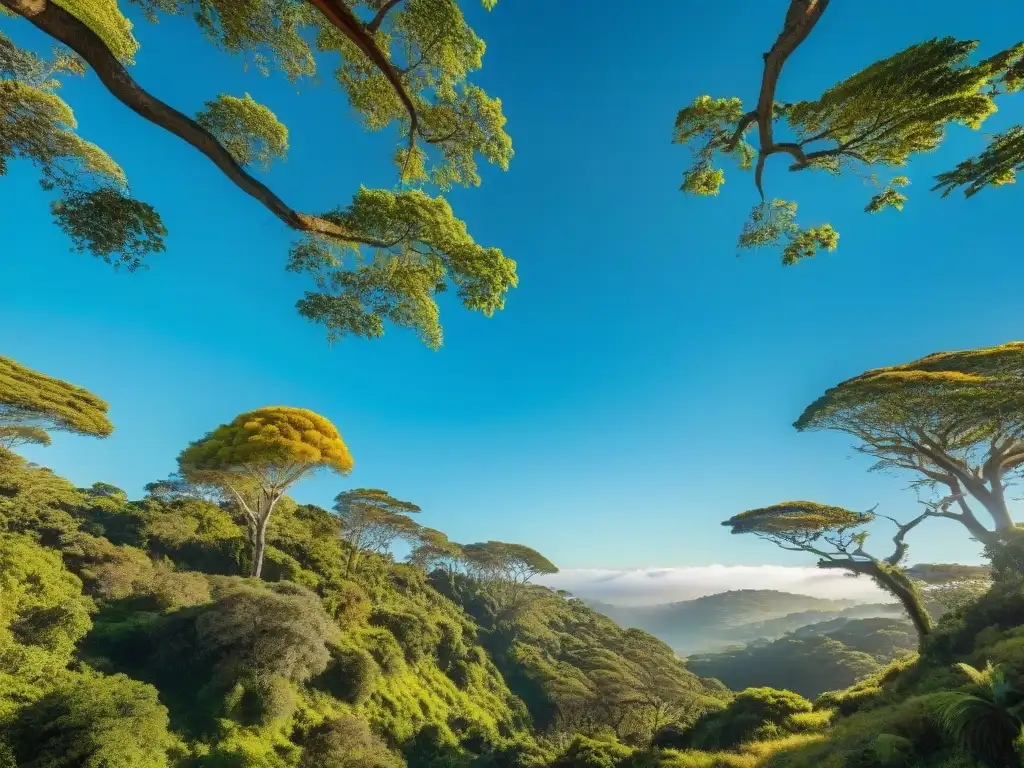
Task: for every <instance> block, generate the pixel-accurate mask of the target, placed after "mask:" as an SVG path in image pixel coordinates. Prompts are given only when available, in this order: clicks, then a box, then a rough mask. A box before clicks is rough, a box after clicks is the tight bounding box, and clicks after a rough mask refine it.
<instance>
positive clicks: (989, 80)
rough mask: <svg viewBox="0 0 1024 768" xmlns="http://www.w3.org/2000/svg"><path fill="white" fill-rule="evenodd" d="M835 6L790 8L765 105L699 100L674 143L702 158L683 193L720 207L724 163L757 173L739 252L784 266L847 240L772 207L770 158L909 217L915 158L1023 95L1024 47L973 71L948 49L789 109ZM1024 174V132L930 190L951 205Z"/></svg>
mask: <svg viewBox="0 0 1024 768" xmlns="http://www.w3.org/2000/svg"><path fill="white" fill-rule="evenodd" d="M828 6H829V0H790V3H789V9H788V11H787V13H786V18H785V22H784V24H783V29H782V31H781V32H780V33H779V35H778V37H777V38H776V40H775V42H774V44H773V45H772V47H771V49H770V50H769V51H768V52H767V53H765V54H764V57H763V59H764V64H763V71H762V75H761V85H760V89H759V93H758V97H757V102H756V104H754V105H747V106H744V105H743V103H742V102H741V101H740V100H739V99H737V98H724V99H715V98H712V97H711V96H706V95H705V96H699V97H698V98H696V99H695V100H694V101H693V102H692V103H691V104H690V105H689V106H688V107H686V108H685V109H683V110H682V111H680V112H679V115H678V116H677V118H676V125H675V135H674V141H675V142H676V143H679V144H684V145H686V146H688V147H689V148H690V150H691V153H692V155H693V162H692V164H691V166H690V168H689V169H688V170H687V171H686V172H685V174H684V176H683V185H682V190H683V191H684V192H686V193H689V194H695V195H717V194H718V192H719V189H720V188H721V186H722V184H723V183H725V172H724V170H723V168H722V161H723V160H725V159H726V158H727V157H731V158H732V160H733V161H734V162H735V163H736V164H737V165H738V167H739V168H740V169H743V170H750V169H753V186H754V188H755V190H756V192H757V194H758V196H759V198H760V202H759V203H758V204H757V205H756V206H755V208H754V210H753V213H752V215H751V218H750V220H749V221H748V222H747V224H746V226H745V227H744V229H743V232H742V234H741V235H740V238H739V246H740V247H741V248H754V247H763V246H774V247H778V248H781V249H782V262H783V264H786V265H792V264H795V263H797V262H798V261H800V260H801V259H804V258H808V257H811V256H814V255H816V253H817V252H818V251H819V250H820V249H822V248H824V249H826V250H829V251H832V250H835V248H836V246H837V244H838V239H839V235H838V234H837V233H836V231H835V230H834V229H833V228H832V226H831V225H829V224H821V225H819V226H814V227H805V226H801V225H800V224H798V223H797V221H796V210H797V204H796V203H795V202H792V201H785V200H777V199H770V198H769V197H767V196H766V194H765V187H766V183H765V177H764V170H765V167H766V163H767V161H768V159H769V158H771V157H772V156H775V155H778V156H781V157H783V158H785V159H786V160H788V162H789V163H790V165H789V170H790V171H805V170H811V171H824V172H827V173H831V174H833V175H837V176H842V175H847V176H849V175H855V176H858V177H860V178H864V177H867V178H868V179H869V180H871V181H872V182H873V183H874V185H875V188H876V190H875V194H874V195H873V196H872V197H871V198H870V199H869V200H867V201H866V206H865V211H866V212H868V213H876V212H879V211H883V210H886V209H889V208H893V209H896V210H902V208H903V205H904V203H905V202H906V200H907V197H906V195H905V194H904V193H903V191H901V190H903V189H904V188H905V187H906V186H907V185H908V184H909V183H910V180H909V178H908V177H907V176H905V175H903V172H902V171H899V172H898V173H897V172H896V171H897V169H902V168H903V167H904V166H906V165H907V164H908V163H909V162H910V159H911V157H912V156H913V155H914V154H916V153H920V152H930V151H933V150H935V149H937V148H938V147H939V146H940V145H941V143H942V141H943V140H944V139H945V137H946V130H947V128H948V127H949V126H950V125H954V124H962V125H966V126H969V127H971V128H978V127H979V126H981V124H982V123H983V121H984V120H985V119H986V118H987V117H988V116H989V115H990V114H992V113H993V112H995V110H996V104H995V99H997V98H999V97H1000V96H1002V95H1005V94H1007V93H1013V92H1016V91H1018V90H1020V89H1021V87H1022V86H1024V44H1020V43H1018V44H1016V45H1013V46H1011V47H1010V48H1007V49H1005V50H1003V51H1000V52H998V53H996V54H995V55H993V56H991V57H989V58H987V59H982V60H977V61H976V62H975V63H970V62H969V59H970V58H971V56H972V55H973V54H974V53H975V51H976V48H977V45H978V44H977V42H976V41H969V40H956V39H954V38H952V37H946V38H941V39H932V40H927V41H925V42H922V43H918V44H916V45H912V46H910V47H909V48H907V49H905V50H903V51H900V52H899V53H896V54H894V55H892V56H890V57H888V58H886V59H882V60H881V61H877V62H875V63H874V64H872V65H871V66H869V67H867V68H866V69H863V70H861V71H860V72H858V73H856V74H854V75H851V76H850V77H848V78H847V79H845V80H843V81H841V82H839V83H837V84H836V85H834V86H832V87H831V88H829V89H828V90H826V91H825V92H824V93H823V94H822V95H821V96H820V97H819V98H818V99H816V100H814V101H801V102H796V103H786V102H783V101H780V100H779V99H778V97H777V93H776V92H777V90H778V86H779V80H780V75H781V73H782V69H783V66H784V65H785V64H786V62H787V60H788V59H789V57H790V56H791V55H792V53H793V52H794V51H795V50H796V49H797V48H798V47H799V46H800V45H801V44H802V43H803V41H804V40H806V39H807V37H808V35H810V34H811V32H812V30H814V29H815V27H816V26H817V25H818V24H819V21H820V20H821V18H822V16H823V14H824V13H825V11H826V9H827V8H828ZM780 134H783V135H781V136H780ZM1021 167H1024V127H1021V126H1018V127H1015V128H1012V129H1010V130H1009V131H1007V132H1006V133H1005V134H1002V135H999V136H996V137H995V138H994V139H993V140H992V143H991V145H990V146H989V148H988V149H987V150H986V151H985V152H983V153H982V154H981V155H980V156H979V157H978V158H975V159H972V160H968V161H965V162H964V163H961V164H960V165H959V166H957V167H956V168H955V169H954V170H953V171H951V172H948V173H944V174H940V175H939V176H938V178H937V179H936V184H935V186H934V187H933V189H941V190H942V191H943V195H944V196H945V195H948V194H949V193H950V192H951V191H952V190H953V189H955V188H958V187H964V188H965V192H966V194H967V195H968V196H971V195H973V194H974V193H976V192H977V191H978V190H980V189H981V188H983V187H985V186H989V185H992V186H996V185H1000V184H1005V183H1008V182H1011V181H1013V176H1014V173H1015V170H1016V169H1019V168H1021ZM878 173H881V174H883V178H882V179H879V178H878V177H877V175H876V174H878Z"/></svg>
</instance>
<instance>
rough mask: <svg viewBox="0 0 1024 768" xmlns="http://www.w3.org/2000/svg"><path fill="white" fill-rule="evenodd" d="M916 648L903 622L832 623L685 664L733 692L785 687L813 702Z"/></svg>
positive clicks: (911, 632)
mask: <svg viewBox="0 0 1024 768" xmlns="http://www.w3.org/2000/svg"><path fill="white" fill-rule="evenodd" d="M916 647H917V636H916V634H915V633H914V629H913V627H912V626H911V625H910V623H909V622H907V621H906V620H903V619H887V618H871V619H833V620H830V621H824V622H820V623H817V624H812V625H810V626H808V627H802V628H800V629H797V630H796V631H795V632H793V633H792V634H788V635H786V636H784V637H781V638H778V639H776V640H761V641H756V642H753V643H749V644H748V645H746V646H741V647H738V648H730V649H728V650H725V651H720V652H718V653H708V654H700V655H693V656H690V657H689V658H688V659H687V661H686V664H687V666H688V667H689V668H690V669H691V670H693V671H694V672H695V673H696V674H698V675H701V676H702V677H713V678H716V679H718V680H721V681H722V682H723V683H725V684H726V685H727V686H728V687H729V688H732V689H733V690H743V689H745V688H758V687H771V688H785V689H789V690H792V691H795V692H796V693H799V694H801V695H802V696H807V697H811V698H813V697H815V696H817V695H818V694H821V693H824V692H825V691H831V690H837V689H840V688H848V687H849V686H851V685H853V684H854V683H856V682H858V681H859V680H861V679H862V678H864V677H867V676H868V675H870V674H872V673H874V672H878V671H879V670H880V669H881V667H882V666H883V665H884V664H886V663H888V662H891V661H893V660H894V659H896V658H898V657H900V656H902V655H904V654H906V653H909V652H911V651H912V650H914V649H916Z"/></svg>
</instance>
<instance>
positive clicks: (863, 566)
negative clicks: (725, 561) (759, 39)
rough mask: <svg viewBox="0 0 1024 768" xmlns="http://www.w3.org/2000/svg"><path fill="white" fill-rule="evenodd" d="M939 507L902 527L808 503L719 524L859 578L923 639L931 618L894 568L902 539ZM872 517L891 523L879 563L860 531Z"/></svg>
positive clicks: (742, 515) (902, 573) (915, 591)
mask: <svg viewBox="0 0 1024 768" xmlns="http://www.w3.org/2000/svg"><path fill="white" fill-rule="evenodd" d="M942 511H943V510H942V509H938V508H935V507H926V509H925V511H924V512H923V513H921V514H920V515H918V516H917V517H915V518H914V519H913V520H911V521H909V522H907V523H899V522H898V521H896V520H894V519H893V518H891V517H886V516H885V515H876V513H875V512H874V511H871V512H854V511H851V510H849V509H844V508H842V507H833V506H829V505H827V504H819V503H817V502H813V501H787V502H783V503H781V504H774V505H772V506H770V507H762V508H760V509H751V510H747V511H746V512H741V513H740V514H738V515H735V516H733V517H731V518H729V519H728V520H726V521H725V522H723V523H722V525H725V526H728V527H729V528H731V529H732V532H733V533H752V534H754V535H755V536H757V537H758V538H761V539H765V540H767V541H770V542H772V543H773V544H775V545H776V546H778V547H781V548H782V549H787V550H791V551H795V552H808V553H810V554H812V555H815V556H816V557H817V558H818V567H819V568H824V569H826V570H833V569H840V570H844V571H849V572H850V573H853V574H856V575H858V576H860V575H865V576H869V577H871V579H872V580H874V582H875V583H876V584H878V586H880V587H881V588H882V589H884V590H886V591H887V592H889V593H890V594H891V595H892V596H893V597H895V598H896V599H897V600H899V602H900V603H901V604H902V605H903V608H904V609H905V610H906V612H907V616H908V617H909V618H910V620H911V621H912V622H913V624H914V627H915V628H916V629H917V632H918V635H919V636H920V637H922V638H923V637H924V636H925V635H927V634H928V633H929V632H931V629H932V620H931V617H930V616H929V615H928V611H927V609H926V608H925V606H924V603H923V601H922V600H921V594H920V592H919V591H918V589H917V587H916V586H915V584H914V582H913V581H912V580H911V579H910V578H909V577H908V575H907V573H906V571H905V570H904V569H903V568H901V567H900V563H901V562H902V561H903V559H904V557H905V556H906V554H907V549H908V545H907V543H906V535H907V533H909V532H910V531H911V530H913V529H914V528H916V527H917V526H918V525H920V524H921V523H922V522H924V521H925V520H926V519H928V518H929V517H934V516H938V515H940V514H941V513H942ZM876 517H885V518H886V519H887V520H890V521H892V522H893V523H894V524H895V525H896V527H897V532H896V535H895V536H894V537H893V544H894V545H895V547H894V549H893V551H892V554H890V555H889V556H888V557H886V558H884V559H879V558H877V557H875V556H873V555H871V554H870V553H869V552H867V551H866V550H865V549H864V545H865V543H866V541H867V538H868V532H867V531H866V530H865V527H866V526H867V525H869V524H870V523H871V522H873V521H874V520H875V518H876Z"/></svg>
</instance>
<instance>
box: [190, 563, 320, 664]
mask: <svg viewBox="0 0 1024 768" xmlns="http://www.w3.org/2000/svg"><path fill="white" fill-rule="evenodd" d="M212 583H213V588H214V598H215V600H214V602H213V603H211V604H210V605H208V606H205V607H204V610H203V611H202V612H201V613H200V614H199V616H198V618H197V620H196V632H197V635H198V640H199V643H200V645H201V646H202V647H203V649H204V650H205V651H206V652H207V653H214V654H216V655H217V656H219V662H218V668H219V672H220V673H221V674H222V675H224V676H226V677H227V678H229V679H235V678H239V677H243V676H244V675H245V674H267V675H280V676H281V677H283V678H285V679H287V680H291V681H292V682H303V681H305V680H307V679H309V678H310V677H312V676H313V675H317V674H319V673H321V672H323V671H324V669H325V668H326V667H327V664H328V663H329V662H330V660H331V655H330V651H329V650H328V649H329V646H330V645H332V644H333V643H335V642H336V641H337V639H338V637H339V634H340V633H339V632H338V628H337V627H336V626H335V625H334V623H333V622H332V621H331V619H330V617H329V616H328V615H327V614H326V613H325V612H324V610H323V608H322V607H321V605H320V601H319V599H317V596H316V595H315V594H313V593H312V592H310V591H309V590H308V589H306V588H305V587H301V586H299V585H298V584H291V583H289V582H278V583H275V584H267V583H265V582H256V581H245V580H242V579H226V578H224V577H216V578H215V579H213V580H212Z"/></svg>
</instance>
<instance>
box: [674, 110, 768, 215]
mask: <svg viewBox="0 0 1024 768" xmlns="http://www.w3.org/2000/svg"><path fill="white" fill-rule="evenodd" d="M742 117H743V104H742V102H741V101H740V100H739V99H736V98H731V99H712V98H711V97H710V96H698V97H697V98H696V99H694V101H693V103H692V104H691V105H690V106H688V107H686V108H685V109H682V110H680V111H679V114H678V115H676V125H675V133H674V135H673V138H672V141H673V143H675V144H686V145H689V146H690V149H691V152H692V153H693V164H692V165H691V166H690V168H689V169H687V171H686V172H685V173H684V174H683V184H682V190H683V192H687V193H689V194H694V195H703V196H708V195H717V194H718V190H719V188H720V187H721V186H722V184H724V183H725V172H724V171H723V170H722V169H721V168H716V167H715V166H714V160H715V155H716V153H719V152H721V153H723V154H727V155H731V156H732V157H733V158H734V159H735V160H736V161H737V162H738V163H739V166H740V168H750V163H751V160H752V159H753V157H754V148H753V147H751V146H750V144H748V143H747V142H746V141H745V140H744V138H743V135H744V134H745V132H746V128H745V127H741V126H737V123H739V122H740V121H741V119H742ZM747 127H749V124H748V126H747Z"/></svg>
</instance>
